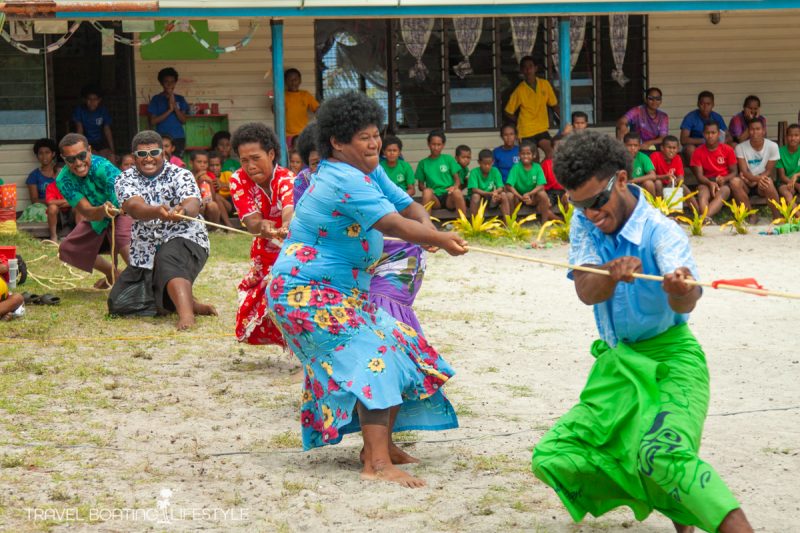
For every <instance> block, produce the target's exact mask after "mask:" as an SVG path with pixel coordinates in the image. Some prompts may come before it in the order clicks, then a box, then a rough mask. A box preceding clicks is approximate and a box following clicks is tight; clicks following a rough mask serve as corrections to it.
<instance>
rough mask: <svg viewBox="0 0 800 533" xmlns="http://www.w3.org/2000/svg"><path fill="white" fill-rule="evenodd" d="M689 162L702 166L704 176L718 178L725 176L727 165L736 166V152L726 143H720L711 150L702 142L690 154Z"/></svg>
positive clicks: (694, 165) (695, 165)
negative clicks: (690, 160) (690, 159)
mask: <svg viewBox="0 0 800 533" xmlns="http://www.w3.org/2000/svg"><path fill="white" fill-rule="evenodd" d="M691 164H692V166H693V167H702V169H703V175H704V176H705V177H707V178H718V177H720V176H727V175H728V169H729V167H731V166H734V167H735V166H736V154H734V152H733V148H731V147H730V146H728V145H727V144H722V143H720V144H719V145H717V149H716V150H714V151H713V152H712V151H710V150H709V149H708V147H707V146H706V145H705V144H702V145H700V146H698V147H697V149H696V150H695V151H694V153H693V154H692V162H691Z"/></svg>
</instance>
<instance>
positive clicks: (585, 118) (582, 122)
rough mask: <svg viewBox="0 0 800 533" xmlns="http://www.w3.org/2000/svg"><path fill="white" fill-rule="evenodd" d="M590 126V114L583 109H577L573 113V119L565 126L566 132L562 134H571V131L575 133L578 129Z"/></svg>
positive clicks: (581, 129)
mask: <svg viewBox="0 0 800 533" xmlns="http://www.w3.org/2000/svg"><path fill="white" fill-rule="evenodd" d="M588 127H589V115H587V114H586V113H584V112H583V111H575V112H574V113H572V121H571V122H570V123H569V124H567V125H566V126H564V133H563V134H562V135H569V134H570V133H575V132H576V131H583V130H585V129H587V128H588ZM554 149H555V148H554Z"/></svg>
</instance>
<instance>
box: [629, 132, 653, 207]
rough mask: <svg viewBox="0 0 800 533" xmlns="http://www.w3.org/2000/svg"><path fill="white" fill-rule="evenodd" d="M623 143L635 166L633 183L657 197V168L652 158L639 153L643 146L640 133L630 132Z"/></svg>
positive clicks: (632, 175) (633, 168)
mask: <svg viewBox="0 0 800 533" xmlns="http://www.w3.org/2000/svg"><path fill="white" fill-rule="evenodd" d="M623 142H624V143H625V148H627V149H628V153H629V154H631V158H632V159H633V165H632V166H631V169H632V170H631V177H632V178H633V179H632V180H631V182H632V183H635V184H636V185H638V186H639V187H641V188H642V189H644V190H646V191H647V192H649V193H650V194H652V195H653V196H655V195H656V167H655V166H654V165H653V162H652V161H651V160H650V157H648V156H647V155H645V154H643V153H641V152H640V151H639V148H641V146H642V139H641V137H639V134H638V133H635V132H629V133H626V134H625V137H623Z"/></svg>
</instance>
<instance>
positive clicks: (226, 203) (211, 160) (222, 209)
mask: <svg viewBox="0 0 800 533" xmlns="http://www.w3.org/2000/svg"><path fill="white" fill-rule="evenodd" d="M208 172H209V174H213V175H214V176H216V178H217V179H215V180H214V182H213V183H212V187H213V193H214V201H215V202H217V205H218V206H219V217H220V219H221V220H222V223H223V224H225V225H226V226H230V227H232V225H231V219H230V218H229V216H230V214H231V213H232V212H233V204H232V203H231V202H230V200H228V198H230V188H229V184H230V173H228V181H227V182H226V183H225V185H226V187H228V198H226V197H224V196H222V193H221V192H220V191H221V190H222V183H221V182H220V178H221V177H222V156H220V155H219V154H218V153H217V152H213V151H212V152H208Z"/></svg>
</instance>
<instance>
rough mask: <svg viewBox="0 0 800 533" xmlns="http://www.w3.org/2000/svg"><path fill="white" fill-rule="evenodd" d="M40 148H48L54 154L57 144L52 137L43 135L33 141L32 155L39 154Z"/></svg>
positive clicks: (56, 151)
mask: <svg viewBox="0 0 800 533" xmlns="http://www.w3.org/2000/svg"><path fill="white" fill-rule="evenodd" d="M40 148H50V151H51V152H53V153H54V154H57V153H58V145H57V144H56V142H55V141H54V140H53V139H48V138H47V137H43V138H41V139H39V140H38V141H36V142H35V143H33V155H39V149H40Z"/></svg>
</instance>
